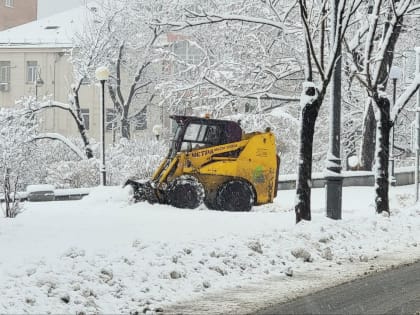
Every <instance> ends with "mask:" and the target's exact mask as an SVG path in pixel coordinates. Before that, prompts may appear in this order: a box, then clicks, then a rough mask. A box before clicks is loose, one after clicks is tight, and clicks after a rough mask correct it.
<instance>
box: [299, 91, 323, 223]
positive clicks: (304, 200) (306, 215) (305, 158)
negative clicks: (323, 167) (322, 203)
mask: <svg viewBox="0 0 420 315" xmlns="http://www.w3.org/2000/svg"><path fill="white" fill-rule="evenodd" d="M305 89H306V90H305V92H304V94H305V95H306V97H313V98H312V99H310V101H309V102H308V103H306V104H305V105H304V106H303V108H302V114H301V130H300V144H299V164H298V178H297V181H296V197H297V202H296V204H295V213H296V223H298V222H300V221H301V220H308V221H310V220H311V186H312V185H311V181H312V146H313V139H314V132H315V121H316V118H317V117H318V112H319V108H320V106H321V103H322V99H321V97H320V96H318V97H314V96H315V93H316V89H315V87H307V88H305Z"/></svg>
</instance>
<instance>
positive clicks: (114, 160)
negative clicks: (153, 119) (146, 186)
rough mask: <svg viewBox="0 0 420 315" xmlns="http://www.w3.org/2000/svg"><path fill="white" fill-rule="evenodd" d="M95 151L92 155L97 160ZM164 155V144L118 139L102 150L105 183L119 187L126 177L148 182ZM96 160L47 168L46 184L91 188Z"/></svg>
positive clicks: (94, 182)
mask: <svg viewBox="0 0 420 315" xmlns="http://www.w3.org/2000/svg"><path fill="white" fill-rule="evenodd" d="M97 151H98V150H97V148H96V150H95V152H94V154H95V156H96V157H99V154H98V152H97ZM167 151H168V143H166V142H164V141H156V140H154V139H150V138H149V139H148V138H146V137H142V138H140V139H136V140H130V141H129V140H127V139H124V138H123V139H121V141H120V142H119V143H118V144H116V145H115V146H112V145H109V146H108V147H107V148H106V173H107V182H108V183H109V184H111V185H120V184H122V183H123V182H124V181H125V180H126V179H128V178H129V177H131V178H135V179H145V178H150V177H151V176H152V174H153V172H154V171H155V169H156V168H157V166H158V164H159V163H160V162H161V160H162V159H163V158H164V156H165V155H166V154H167ZM99 168H100V160H99V159H90V160H64V161H58V162H56V163H52V164H51V165H49V166H48V168H47V170H48V175H47V177H46V182H47V183H51V184H55V185H56V186H57V187H63V188H74V187H92V186H97V185H98V184H99Z"/></svg>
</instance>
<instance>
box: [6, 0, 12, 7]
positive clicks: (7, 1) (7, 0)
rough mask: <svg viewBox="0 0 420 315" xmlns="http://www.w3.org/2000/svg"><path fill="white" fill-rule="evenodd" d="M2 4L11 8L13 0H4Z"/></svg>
mask: <svg viewBox="0 0 420 315" xmlns="http://www.w3.org/2000/svg"><path fill="white" fill-rule="evenodd" d="M4 5H5V6H6V7H9V8H13V0H4Z"/></svg>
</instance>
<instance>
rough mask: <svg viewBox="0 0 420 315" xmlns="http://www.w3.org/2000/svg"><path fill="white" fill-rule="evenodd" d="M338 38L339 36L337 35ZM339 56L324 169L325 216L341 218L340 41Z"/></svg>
mask: <svg viewBox="0 0 420 315" xmlns="http://www.w3.org/2000/svg"><path fill="white" fill-rule="evenodd" d="M338 4H339V0H331V2H330V7H331V13H330V14H331V43H332V46H333V45H334V43H335V40H336V37H335V34H336V32H337V11H338ZM338 40H340V37H338ZM338 47H339V49H338V54H339V57H338V59H337V62H336V64H335V67H334V70H333V74H332V77H331V83H330V125H329V145H328V155H327V166H326V170H325V186H326V187H325V188H326V189H325V206H326V212H327V217H328V218H331V219H335V220H339V219H341V203H342V186H343V178H342V177H341V159H340V124H341V43H338Z"/></svg>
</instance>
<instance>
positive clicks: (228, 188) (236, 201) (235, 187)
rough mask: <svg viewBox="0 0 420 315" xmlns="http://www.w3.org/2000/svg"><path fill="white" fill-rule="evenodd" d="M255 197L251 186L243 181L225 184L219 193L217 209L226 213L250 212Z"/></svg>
mask: <svg viewBox="0 0 420 315" xmlns="http://www.w3.org/2000/svg"><path fill="white" fill-rule="evenodd" d="M254 200H255V196H254V192H253V190H252V188H251V186H250V185H249V184H248V183H246V182H244V181H241V180H232V181H230V182H226V183H224V184H223V185H222V186H221V187H220V188H219V190H218V192H217V197H216V203H217V207H218V208H219V209H221V210H226V211H250V210H251V208H252V205H253V204H254Z"/></svg>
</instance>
